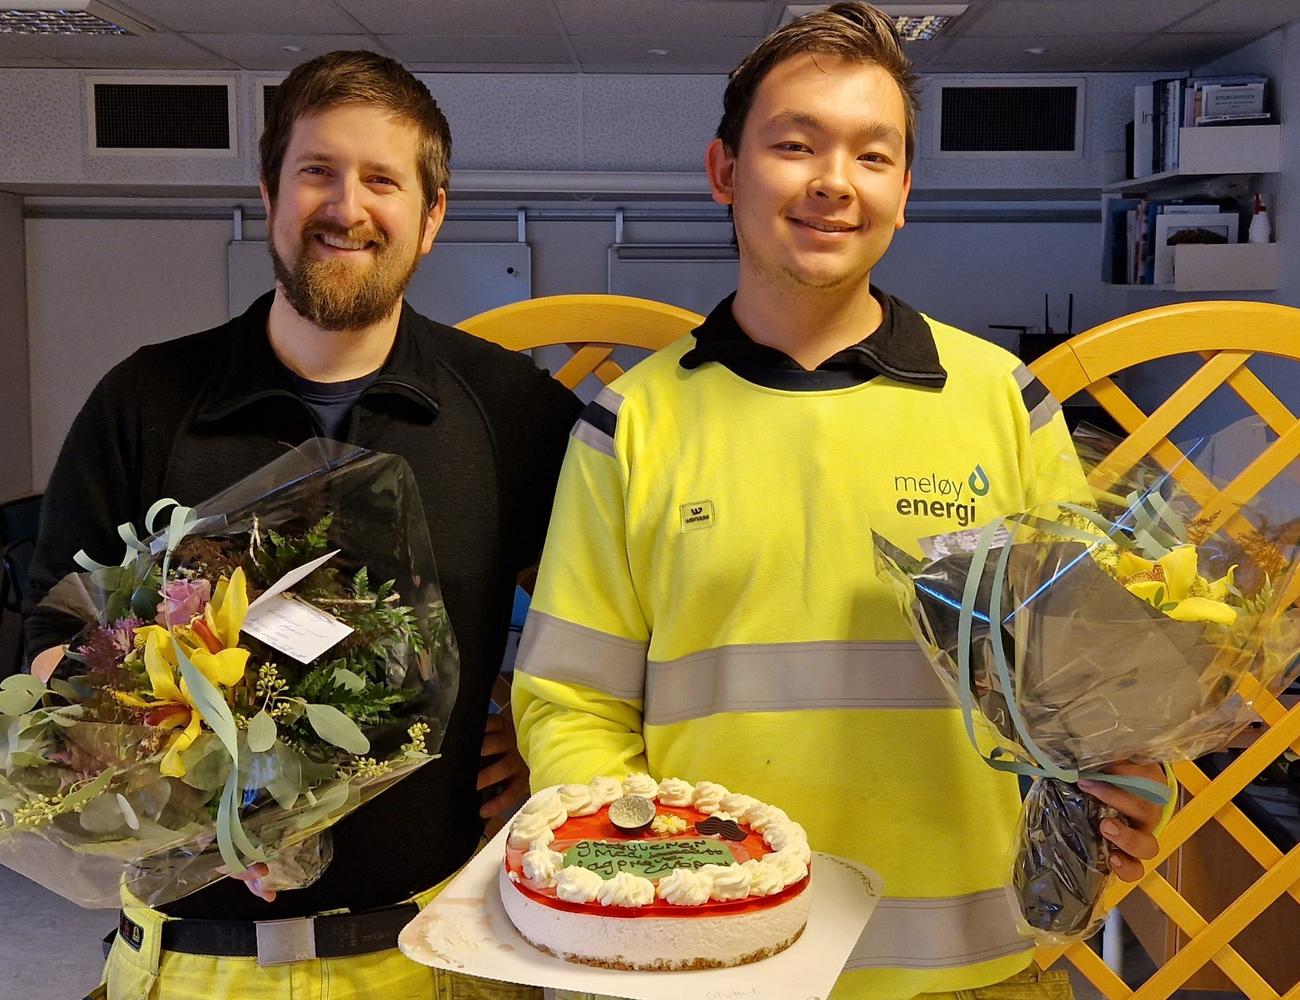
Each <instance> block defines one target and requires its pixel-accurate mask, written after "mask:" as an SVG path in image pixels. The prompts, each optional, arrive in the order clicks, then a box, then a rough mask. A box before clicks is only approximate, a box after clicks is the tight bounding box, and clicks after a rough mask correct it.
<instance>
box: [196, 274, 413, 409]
mask: <svg viewBox="0 0 1300 1000" xmlns="http://www.w3.org/2000/svg"><path fill="white" fill-rule="evenodd" d="M274 298H275V292H273V291H272V292H267V293H266V294H265V295H263V296H261V297H260V298H258V299H257V300H256V301H255V302H254V303H253V304H252V305H251V306H249V307H248V309H247V310H246V311H245V312H244V313H243V314H242V315H240V316H237V317H235V318H234V319H233V320H231V321H230V323H229V324H227V327H226V330H227V338H228V339H227V343H228V345H229V349H228V350H225V351H223V352H222V353H223V355H224V363H223V364H222V365H221V367H220V368H219V370H218V371H217V372H216V374H215V375H214V376H213V379H212V382H211V383H210V385H209V388H208V391H207V392H206V393H205V399H204V401H203V402H202V404H200V406H199V409H198V412H197V414H196V419H197V420H199V421H201V422H203V421H209V420H221V419H223V418H225V417H228V416H230V415H231V414H233V413H235V412H237V411H238V410H241V409H243V408H244V407H246V406H249V405H251V404H253V403H256V402H258V401H260V400H263V399H268V398H273V397H276V396H281V397H293V398H297V397H296V393H294V389H293V382H292V380H291V379H290V376H289V371H288V369H287V368H285V366H284V364H283V363H282V362H281V361H280V359H279V358H277V357H276V356H275V351H274V350H272V349H271V339H270V337H268V336H267V332H266V321H267V317H268V316H269V315H270V312H271V302H272V301H273V300H274ZM435 357H436V351H435V347H434V344H433V337H432V335H431V334H430V332H429V331H428V329H427V324H425V323H424V322H422V318H421V317H420V315H419V314H418V313H416V312H415V310H414V309H412V308H411V307H410V305H408V304H407V303H406V301H405V300H403V302H402V314H401V316H400V318H399V319H398V321H397V337H396V339H395V340H394V341H393V347H392V350H390V351H389V352H388V358H387V359H386V360H385V361H384V364H383V366H382V367H381V368H380V369H379V374H378V376H377V377H376V378H375V380H374V381H373V382H371V383H370V385H369V386H367V387H366V389H365V391H364V392H363V393H362V396H363V398H366V399H369V398H370V397H372V396H396V397H400V398H404V399H406V400H408V401H409V402H411V403H414V404H415V405H416V406H417V407H419V408H420V409H422V410H424V411H426V412H427V413H428V414H429V415H430V416H436V415H437V413H438V394H437V389H436V386H435V384H434V379H433V376H432V372H433V370H434V360H435Z"/></svg>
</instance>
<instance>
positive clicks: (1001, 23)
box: [954, 0, 1206, 38]
mask: <svg viewBox="0 0 1300 1000" xmlns="http://www.w3.org/2000/svg"><path fill="white" fill-rule="evenodd" d="M1205 2H1206V0H996V2H994V3H990V4H987V5H986V6H984V7H983V8H982V9H981V12H980V13H979V16H978V17H975V16H971V13H967V14H964V15H962V16H961V17H959V18H958V19H957V22H956V24H955V26H954V30H955V31H956V33H957V34H959V35H960V36H961V37H963V38H977V37H983V36H988V35H1005V36H1017V35H1019V36H1023V35H1145V34H1152V33H1154V32H1157V31H1161V30H1162V29H1164V28H1165V27H1166V26H1167V25H1169V24H1170V23H1172V22H1174V21H1177V20H1178V19H1179V18H1181V17H1184V16H1186V15H1187V14H1190V13H1191V12H1192V11H1194V10H1196V9H1197V8H1199V7H1203V6H1204V5H1205ZM968 18H969V20H968Z"/></svg>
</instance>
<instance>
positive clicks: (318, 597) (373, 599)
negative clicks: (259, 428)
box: [0, 440, 459, 907]
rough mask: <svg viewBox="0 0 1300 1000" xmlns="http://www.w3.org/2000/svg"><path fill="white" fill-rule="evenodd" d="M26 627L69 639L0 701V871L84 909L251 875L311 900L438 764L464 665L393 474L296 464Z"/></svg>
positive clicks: (63, 598) (409, 497) (96, 578)
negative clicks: (376, 804) (365, 818)
mask: <svg viewBox="0 0 1300 1000" xmlns="http://www.w3.org/2000/svg"><path fill="white" fill-rule="evenodd" d="M169 507H170V516H169V519H168V522H167V525H166V526H165V527H164V528H163V529H162V530H160V531H158V532H157V533H155V534H154V535H153V536H152V537H151V538H150V539H149V540H147V541H141V540H139V539H138V538H137V536H136V535H135V533H134V531H133V530H132V529H131V527H130V526H129V525H123V526H122V527H121V528H120V529H119V533H120V534H121V535H122V537H123V538H124V539H125V540H126V541H127V543H128V548H127V553H126V556H125V557H124V558H123V560H122V562H121V564H120V565H117V566H105V565H101V564H98V563H94V562H93V561H91V560H89V559H88V558H87V557H85V555H84V553H79V554H78V562H79V563H80V564H81V565H82V566H83V567H84V568H85V570H86V572H82V573H74V574H70V575H69V576H68V577H66V578H64V579H63V580H62V581H60V583H59V584H58V585H57V586H55V587H54V588H53V589H52V590H51V592H50V594H49V595H48V597H47V598H46V600H45V601H44V602H42V607H43V608H45V609H46V610H47V611H56V612H58V613H60V614H64V615H71V616H74V617H75V618H76V619H77V620H79V621H81V622H83V623H84V627H83V628H82V630H81V631H80V633H79V634H78V635H77V637H76V638H75V639H74V640H73V641H72V642H71V644H70V645H69V647H68V649H67V651H66V654H65V659H64V661H63V663H62V664H60V666H59V668H58V669H57V671H56V672H55V674H54V676H53V677H52V678H51V679H50V680H49V681H48V684H47V683H46V682H44V681H42V680H41V679H39V678H37V677H34V676H31V675H20V676H16V677H10V678H7V679H6V680H5V681H4V683H3V685H2V686H0V862H3V863H4V864H5V865H7V866H8V867H10V868H13V869H14V870H16V871H18V872H21V873H22V874H24V875H27V876H28V877H29V878H32V879H33V880H35V881H37V882H39V883H41V884H42V885H44V886H46V887H47V888H49V889H52V890H53V891H55V892H57V893H59V894H60V895H62V896H65V897H66V898H68V899H71V900H73V901H74V902H77V903H80V904H81V905H83V906H88V907H99V906H113V907H115V906H117V905H118V904H119V894H120V890H121V888H123V887H125V889H127V890H128V891H129V892H130V893H132V894H133V895H134V896H135V897H136V898H138V899H140V900H142V901H144V902H146V903H149V904H152V905H158V904H161V903H165V902H168V901H171V900H174V899H177V898H179V897H181V896H183V895H186V894H187V893H190V892H193V891H195V890H196V889H200V888H202V887H203V886H205V885H207V884H209V883H211V882H212V881H214V880H215V879H217V878H220V877H221V876H222V874H224V873H225V872H227V871H241V870H243V869H244V868H245V867H246V865H247V864H248V863H251V862H253V861H263V860H271V861H274V862H275V863H276V867H275V868H274V869H273V873H275V874H276V875H277V876H278V877H279V878H280V882H279V884H280V885H282V886H287V885H295V884H296V885H306V884H309V883H310V882H311V881H313V880H314V879H315V878H316V877H317V876H319V874H320V872H321V871H323V870H324V867H325V866H326V865H327V864H328V862H329V858H330V848H329V839H328V835H327V834H326V833H325V831H327V829H328V828H329V827H330V826H331V825H332V824H334V823H335V822H337V821H338V820H339V819H341V818H342V817H343V816H345V815H347V814H348V813H349V812H351V811H352V810H354V809H356V808H357V807H358V806H359V805H361V804H362V803H363V802H365V801H366V800H367V799H369V798H370V797H372V796H374V795H376V794H378V793H379V792H380V791H382V790H383V789H384V788H386V787H388V786H389V785H391V784H392V783H394V782H396V781H398V780H400V779H401V778H403V777H405V776H406V775H409V774H411V773H412V772H413V771H414V770H415V769H417V768H419V767H420V766H422V765H423V764H424V763H426V762H427V761H429V760H431V759H432V758H433V756H434V755H436V753H437V750H438V748H439V746H440V744H441V741H442V737H443V732H444V729H445V727H446V723H447V719H448V717H449V716H450V713H451V706H452V703H453V701H454V700H455V695H456V688H457V682H458V678H459V658H458V654H457V650H456V641H455V638H454V636H453V635H452V631H451V628H450V624H449V622H448V620H447V616H446V612H445V610H444V608H443V604H442V599H441V595H440V592H439V589H438V581H437V573H436V571H435V567H434V561H433V552H432V548H431V546H430V543H429V535H428V525H427V522H426V521H425V517H424V512H423V509H422V508H421V505H420V498H419V494H418V492H417V490H416V486H415V483H414V481H413V477H412V474H411V471H410V468H409V467H408V466H407V464H406V462H405V461H404V460H402V459H401V458H398V457H395V456H392V455H384V454H378V453H373V452H367V451H365V450H363V449H358V448H355V447H351V446H343V445H339V444H337V443H335V442H328V441H321V440H317V441H312V442H308V443H307V444H306V445H303V446H302V447H301V448H300V449H299V450H296V451H291V452H289V453H287V454H286V455H285V456H283V457H282V458H281V459H278V460H277V461H275V462H273V463H271V464H270V465H268V466H266V467H265V468H263V469H261V470H259V471H258V472H256V473H254V474H253V475H251V476H250V477H248V478H247V479H245V480H243V481H242V482H240V483H238V484H237V485H235V486H233V487H232V488H230V489H228V490H227V491H225V492H223V493H222V494H220V495H218V496H216V497H214V498H212V499H211V500H209V501H207V502H206V503H204V504H202V505H200V506H199V507H197V508H186V507H180V506H178V505H175V504H174V502H172V501H161V502H160V503H158V504H155V505H154V507H153V508H152V509H151V510H150V511H149V514H148V516H147V519H146V521H147V524H146V526H147V528H148V529H149V530H150V531H152V530H153V528H154V524H153V522H154V521H155V520H156V519H157V518H158V516H159V515H160V514H161V513H162V512H163V511H166V510H167V509H168V508H169Z"/></svg>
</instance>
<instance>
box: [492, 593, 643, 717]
mask: <svg viewBox="0 0 1300 1000" xmlns="http://www.w3.org/2000/svg"><path fill="white" fill-rule="evenodd" d="M648 645H649V644H648V643H644V642H637V641H636V640H635V639H624V638H622V637H621V636H617V635H610V634H609V633H608V632H598V631H597V630H596V629H594V628H587V627H586V626H585V625H575V624H574V623H573V622H566V621H564V620H563V619H562V618H556V617H554V616H552V615H547V614H542V613H541V612H539V611H530V612H529V613H528V620H527V622H525V623H524V634H523V635H522V636H521V637H520V639H519V656H518V658H517V659H516V661H515V664H516V669H517V670H522V671H523V672H524V673H526V674H531V675H532V676H534V677H544V678H545V679H547V680H551V681H561V682H563V683H566V684H582V685H584V686H586V687H590V688H595V689H596V690H597V691H603V692H605V693H606V694H611V695H614V696H616V697H619V698H630V699H633V700H636V701H640V700H641V696H642V695H643V694H644V693H645V654H646V649H647V648H648Z"/></svg>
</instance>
